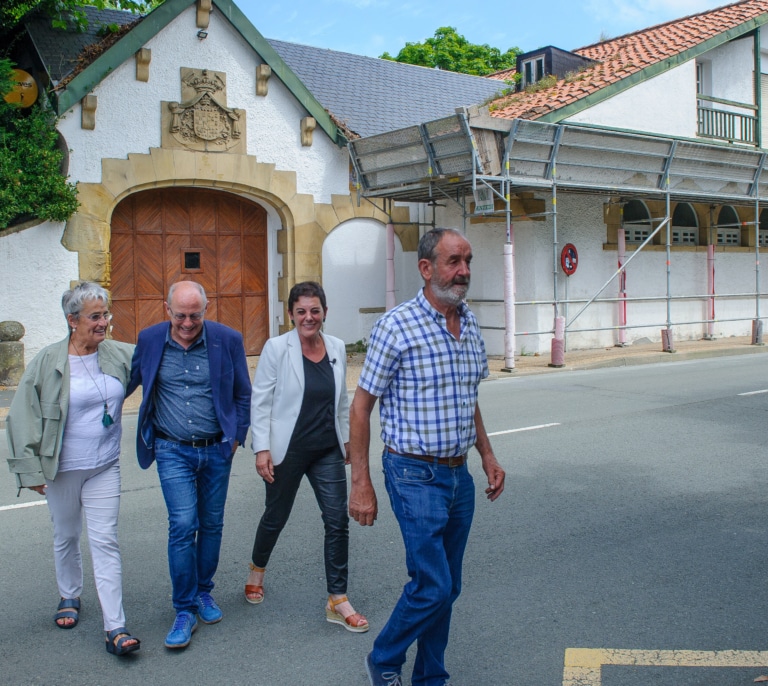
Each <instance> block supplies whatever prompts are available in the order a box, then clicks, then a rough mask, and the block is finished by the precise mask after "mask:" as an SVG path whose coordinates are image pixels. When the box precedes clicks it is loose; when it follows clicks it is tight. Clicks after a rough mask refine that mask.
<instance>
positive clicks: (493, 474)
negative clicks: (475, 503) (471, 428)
mask: <svg viewBox="0 0 768 686" xmlns="http://www.w3.org/2000/svg"><path fill="white" fill-rule="evenodd" d="M475 430H476V431H477V440H476V441H475V448H477V452H479V453H480V459H481V460H482V463H483V471H484V472H485V475H486V476H487V477H488V488H486V489H485V493H486V495H487V496H488V500H490V501H491V502H493V501H494V500H496V498H498V497H499V496H500V495H501V494H502V493H503V491H504V477H505V476H506V474H505V473H504V470H503V469H502V468H501V465H500V464H499V461H498V460H497V459H496V455H494V454H493V447H492V446H491V441H490V440H489V439H488V433H487V432H486V430H485V424H483V417H482V415H481V414H480V405H476V406H475Z"/></svg>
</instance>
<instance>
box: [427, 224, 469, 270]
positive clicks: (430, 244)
mask: <svg viewBox="0 0 768 686" xmlns="http://www.w3.org/2000/svg"><path fill="white" fill-rule="evenodd" d="M446 233H452V234H455V235H456V236H460V237H461V238H463V239H464V240H466V239H467V237H466V236H465V235H464V234H463V233H461V231H457V230H456V229H441V228H437V229H430V230H429V231H427V233H425V234H424V235H423V236H422V237H421V238H420V239H419V249H418V252H417V253H416V255H417V257H416V259H417V260H429V261H430V262H432V264H434V263H435V260H436V259H437V244H438V243H439V242H440V239H441V238H442V237H443V236H444V235H445V234H446Z"/></svg>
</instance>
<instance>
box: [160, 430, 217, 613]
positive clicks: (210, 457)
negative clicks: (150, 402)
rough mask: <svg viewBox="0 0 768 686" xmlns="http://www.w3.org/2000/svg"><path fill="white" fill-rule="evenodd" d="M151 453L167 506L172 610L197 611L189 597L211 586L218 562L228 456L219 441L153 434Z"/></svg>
mask: <svg viewBox="0 0 768 686" xmlns="http://www.w3.org/2000/svg"><path fill="white" fill-rule="evenodd" d="M155 459H156V460H157V473H158V475H159V476H160V486H161V487H162V489H163V496H164V497H165V505H166V507H167V508H168V567H169V569H170V572H171V584H172V585H173V607H174V608H175V609H176V612H177V613H178V612H181V611H182V610H186V611H187V612H191V613H193V614H196V613H197V605H196V604H195V597H196V596H197V595H198V593H201V592H203V591H206V592H208V593H210V592H211V591H212V590H213V575H214V574H215V573H216V567H218V565H219V550H220V549H221V532H222V529H223V528H224V503H225V501H226V499H227V488H228V487H229V472H230V470H231V469H232V460H231V459H230V458H226V457H224V456H223V455H222V454H221V450H220V446H219V445H217V444H216V445H212V446H209V447H207V448H193V447H191V446H186V445H181V444H179V443H175V442H172V441H166V440H164V439H160V438H158V439H156V440H155Z"/></svg>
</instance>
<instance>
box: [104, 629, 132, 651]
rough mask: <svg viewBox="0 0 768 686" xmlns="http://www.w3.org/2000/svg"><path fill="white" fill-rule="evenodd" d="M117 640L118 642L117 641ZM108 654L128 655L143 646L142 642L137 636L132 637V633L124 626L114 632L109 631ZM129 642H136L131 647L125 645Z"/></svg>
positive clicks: (113, 630)
mask: <svg viewBox="0 0 768 686" xmlns="http://www.w3.org/2000/svg"><path fill="white" fill-rule="evenodd" d="M115 639H117V640H115ZM106 640H107V652H108V653H110V654H111V655H127V654H128V653H132V652H133V651H135V650H138V649H139V646H141V641H140V640H139V639H138V638H136V637H135V636H131V633H130V632H129V631H128V629H126V628H125V627H124V626H120V627H118V628H117V629H112V631H107V639H106ZM128 641H136V643H131V645H125V644H126V643H127V642H128Z"/></svg>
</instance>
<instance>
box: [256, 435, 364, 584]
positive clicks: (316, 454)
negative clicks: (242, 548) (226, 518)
mask: <svg viewBox="0 0 768 686" xmlns="http://www.w3.org/2000/svg"><path fill="white" fill-rule="evenodd" d="M304 475H306V477H307V479H309V483H310V485H311V486H312V490H313V491H314V492H315V498H316V499H317V504H318V505H319V506H320V512H321V513H322V518H323V524H324V525H325V541H324V554H325V579H326V583H327V586H328V593H333V594H341V593H346V592H347V578H348V568H347V567H348V566H347V562H348V560H349V515H348V514H347V473H346V470H345V469H344V456H343V455H342V453H341V450H340V449H339V446H338V445H336V446H334V447H333V448H328V449H327V450H315V451H304V452H300V453H299V452H289V453H288V454H287V455H286V456H285V459H284V460H283V461H282V462H281V463H280V464H279V465H276V466H275V480H274V482H273V483H271V484H270V483H267V482H266V481H265V482H264V484H265V486H266V496H267V497H266V504H265V509H264V514H263V515H262V517H261V521H260V522H259V527H258V529H257V530H256V540H255V541H254V542H253V553H252V555H251V559H252V560H253V564H254V565H256V566H257V567H266V566H267V563H268V562H269V557H270V555H271V554H272V550H273V549H274V547H275V544H276V543H277V539H278V538H279V537H280V533H281V532H282V530H283V528H284V527H285V525H286V523H287V522H288V517H289V516H290V514H291V510H292V509H293V503H294V501H295V499H296V493H297V492H298V490H299V486H300V485H301V479H302V478H303V477H304Z"/></svg>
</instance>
